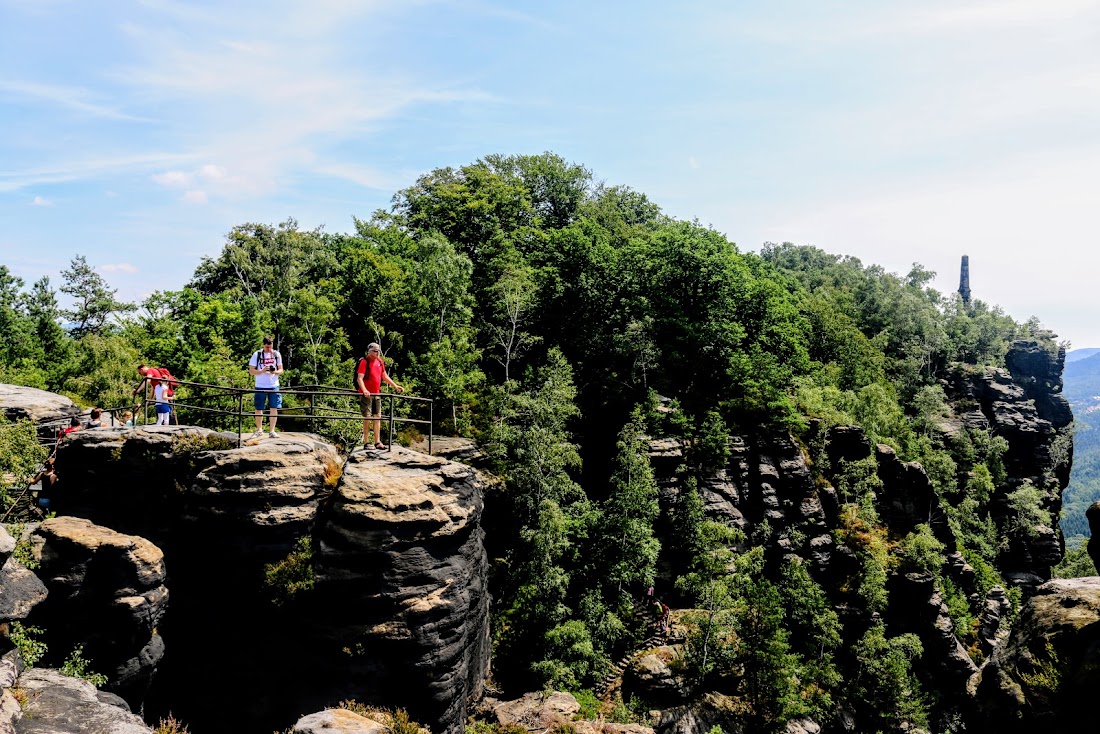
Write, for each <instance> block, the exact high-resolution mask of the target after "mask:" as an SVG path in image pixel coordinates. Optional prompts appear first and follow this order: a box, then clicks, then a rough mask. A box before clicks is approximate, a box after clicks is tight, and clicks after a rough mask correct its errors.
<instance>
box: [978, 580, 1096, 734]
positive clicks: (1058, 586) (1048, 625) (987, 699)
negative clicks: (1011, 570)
mask: <svg viewBox="0 0 1100 734" xmlns="http://www.w3.org/2000/svg"><path fill="white" fill-rule="evenodd" d="M1098 688H1100V578H1098V577H1095V576H1093V577H1087V578H1077V579H1055V580H1053V581H1048V582H1047V583H1045V584H1043V585H1042V586H1040V587H1039V588H1038V589H1036V591H1035V593H1034V595H1033V596H1032V597H1031V598H1030V599H1028V600H1027V602H1025V603H1024V605H1023V608H1022V609H1021V610H1020V615H1019V617H1018V618H1017V621H1016V624H1015V625H1014V626H1013V628H1012V632H1011V634H1010V635H1009V637H1008V640H1007V641H1006V642H1005V643H1004V644H1002V645H1000V646H999V647H998V648H997V649H996V650H995V651H994V653H993V656H992V658H990V660H989V662H988V663H987V664H986V665H985V666H983V667H982V669H981V671H980V672H979V673H978V675H976V676H974V678H973V679H972V681H971V690H972V691H973V693H974V696H975V701H976V703H977V707H978V713H979V716H980V723H981V725H982V727H983V730H985V731H998V732H1002V733H1004V734H1015V733H1016V732H1020V733H1021V734H1022V733H1023V732H1034V731H1076V730H1078V728H1079V727H1080V725H1081V724H1082V722H1086V721H1091V720H1093V718H1094V715H1095V712H1094V710H1093V699H1092V696H1093V695H1095V692H1096V690H1097V689H1098Z"/></svg>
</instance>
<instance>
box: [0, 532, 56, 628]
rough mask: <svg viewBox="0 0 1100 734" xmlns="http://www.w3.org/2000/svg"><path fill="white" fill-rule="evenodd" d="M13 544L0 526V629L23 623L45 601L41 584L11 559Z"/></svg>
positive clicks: (17, 562) (44, 591)
mask: <svg viewBox="0 0 1100 734" xmlns="http://www.w3.org/2000/svg"><path fill="white" fill-rule="evenodd" d="M15 544H16V538H13V537H12V536H11V534H9V533H8V531H7V529H5V528H4V526H3V525H0V625H6V624H7V623H8V622H18V621H21V620H24V619H26V618H27V616H28V615H29V614H30V613H31V610H33V609H34V607H35V606H36V605H38V604H40V603H41V602H42V601H43V600H44V599H45V598H46V587H45V586H44V585H43V583H42V582H41V581H39V579H38V577H37V576H35V575H34V574H33V573H31V572H30V571H29V570H27V568H26V566H24V565H23V564H22V563H20V562H19V561H17V560H16V559H15V558H14V557H13V556H12V553H13V552H14V551H15Z"/></svg>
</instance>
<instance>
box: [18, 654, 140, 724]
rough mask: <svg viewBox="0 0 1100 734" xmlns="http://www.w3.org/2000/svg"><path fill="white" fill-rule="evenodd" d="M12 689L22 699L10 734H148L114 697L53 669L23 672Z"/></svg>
mask: <svg viewBox="0 0 1100 734" xmlns="http://www.w3.org/2000/svg"><path fill="white" fill-rule="evenodd" d="M15 686H16V687H17V688H18V689H19V690H20V691H21V692H22V695H24V696H25V697H26V704H25V706H24V707H23V708H22V711H21V714H22V716H21V717H20V718H16V719H15V720H14V722H13V728H12V731H13V732H14V734H152V732H153V730H152V729H151V728H150V727H148V726H146V725H145V722H143V721H142V720H141V717H139V716H136V715H135V714H133V713H131V712H130V709H129V708H128V707H127V706H126V702H125V701H123V700H122V699H120V698H119V697H118V696H114V695H112V694H110V693H105V692H103V691H97V690H96V688H95V686H93V685H92V684H91V683H89V682H88V681H85V680H81V679H80V678H70V677H69V676H66V675H62V674H61V673H60V672H58V671H56V670H49V669H46V668H32V669H30V670H27V671H24V672H23V674H22V675H20V676H19V678H18V680H17V681H16V682H15Z"/></svg>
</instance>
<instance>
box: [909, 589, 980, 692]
mask: <svg viewBox="0 0 1100 734" xmlns="http://www.w3.org/2000/svg"><path fill="white" fill-rule="evenodd" d="M889 589H890V608H889V613H888V617H889V619H890V630H891V633H892V634H903V633H906V632H913V633H914V634H916V635H917V636H918V637H919V638H920V641H921V644H922V645H923V647H924V659H925V660H926V661H928V662H927V666H928V668H930V672H931V674H932V675H933V676H935V678H936V680H937V681H938V683H939V685H938V688H939V690H940V692H941V693H942V694H944V695H946V696H952V697H954V698H955V699H956V700H962V699H964V698H965V697H966V686H967V682H968V681H969V680H970V677H971V676H972V675H974V673H976V672H977V671H978V666H977V665H975V664H974V661H973V660H972V659H971V658H970V655H969V654H967V652H966V648H965V647H963V645H962V643H961V642H959V639H958V637H957V636H956V634H955V624H954V622H952V621H951V617H950V615H949V614H948V611H947V605H946V604H945V603H944V599H943V595H942V594H941V593H940V591H939V590H938V589H937V588H936V583H935V578H934V577H933V576H932V574H929V573H906V574H899V575H895V576H894V577H893V578H892V579H891V582H890V584H889Z"/></svg>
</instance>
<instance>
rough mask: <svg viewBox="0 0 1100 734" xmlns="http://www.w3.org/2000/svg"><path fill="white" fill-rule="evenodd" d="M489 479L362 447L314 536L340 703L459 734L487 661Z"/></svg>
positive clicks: (408, 454)
mask: <svg viewBox="0 0 1100 734" xmlns="http://www.w3.org/2000/svg"><path fill="white" fill-rule="evenodd" d="M486 486H487V480H486V479H485V478H484V477H483V476H482V475H481V474H480V473H479V472H478V471H477V470H475V469H473V468H471V467H469V466H466V465H464V464H458V463H455V462H451V461H447V460H446V459H442V458H439V457H434V456H426V455H424V454H422V453H419V452H416V451H412V450H409V449H403V448H401V447H398V446H395V447H393V450H392V451H389V452H376V451H364V450H360V451H357V452H355V453H353V454H352V455H351V456H350V457H349V458H348V461H347V463H346V465H345V467H344V473H343V476H342V478H341V480H340V485H339V487H338V488H337V490H336V493H335V494H334V495H333V497H332V499H331V501H330V502H329V503H328V504H327V506H326V508H325V511H324V513H323V514H322V516H321V518H320V519H319V521H318V525H317V529H316V531H315V533H314V542H315V549H314V566H315V573H316V589H315V594H316V597H317V603H318V605H319V608H322V609H324V610H325V619H324V620H323V628H322V629H318V630H317V634H319V635H321V636H322V637H323V639H325V640H327V641H329V642H331V643H334V644H336V645H339V646H340V647H348V648H350V650H351V651H352V654H351V656H350V657H349V656H348V655H347V654H340V655H339V657H338V658H337V659H336V660H334V661H333V663H332V664H333V665H334V666H335V668H334V669H335V670H337V671H338V672H337V677H338V678H340V679H341V680H342V683H343V685H345V686H348V687H349V695H354V696H356V697H357V698H358V700H364V698H363V691H366V692H367V695H366V700H370V701H374V702H384V703H385V704H386V705H387V706H398V707H402V708H405V709H406V710H408V712H409V714H410V716H411V717H412V718H413V719H414V720H417V721H422V722H424V723H425V724H426V725H427V726H429V728H431V729H432V731H437V732H442V731H448V732H458V731H461V730H462V729H463V727H464V722H465V720H466V715H467V708H468V707H469V706H470V705H471V704H472V703H473V702H474V701H476V700H478V699H479V698H480V697H481V694H482V692H483V690H484V682H485V677H486V674H487V670H488V663H489V626H488V609H489V595H488V589H487V586H486V584H487V574H488V560H487V556H486V553H485V546H484V542H483V540H484V533H483V531H482V529H481V526H480V518H481V514H482V510H483V504H484V501H483V492H484V489H485V487H486Z"/></svg>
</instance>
